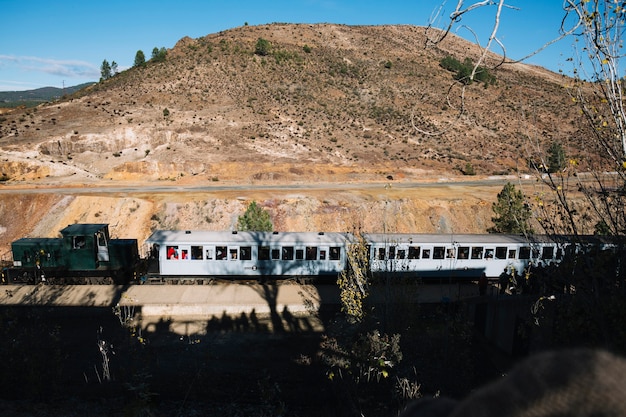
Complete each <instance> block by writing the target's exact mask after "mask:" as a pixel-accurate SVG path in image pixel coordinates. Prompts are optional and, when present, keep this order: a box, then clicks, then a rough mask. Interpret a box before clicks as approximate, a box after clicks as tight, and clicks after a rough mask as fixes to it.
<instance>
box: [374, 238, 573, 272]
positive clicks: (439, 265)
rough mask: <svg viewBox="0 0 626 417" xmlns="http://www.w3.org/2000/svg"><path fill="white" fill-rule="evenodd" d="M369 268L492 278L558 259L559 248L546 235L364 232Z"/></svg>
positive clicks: (561, 249) (559, 255) (382, 270)
mask: <svg viewBox="0 0 626 417" xmlns="http://www.w3.org/2000/svg"><path fill="white" fill-rule="evenodd" d="M364 238H365V240H366V241H367V242H368V244H369V245H370V265H371V269H372V273H374V274H385V273H392V274H395V275H400V274H407V275H411V276H415V277H420V278H437V277H445V278H464V277H480V276H481V275H482V274H483V273H484V274H485V275H486V276H487V277H489V278H496V277H498V276H499V275H500V274H502V272H504V270H505V269H506V270H507V272H508V273H516V274H517V275H521V274H522V271H523V270H524V269H525V268H526V267H527V266H528V265H529V264H532V265H534V266H537V265H547V264H549V263H552V262H559V261H560V260H561V259H562V257H563V249H564V247H563V246H561V245H558V244H557V243H555V242H554V241H551V240H548V239H547V238H541V237H539V238H537V237H535V238H533V240H532V241H531V240H529V239H528V238H526V237H524V236H517V235H498V234H477V235H452V234H366V235H364Z"/></svg>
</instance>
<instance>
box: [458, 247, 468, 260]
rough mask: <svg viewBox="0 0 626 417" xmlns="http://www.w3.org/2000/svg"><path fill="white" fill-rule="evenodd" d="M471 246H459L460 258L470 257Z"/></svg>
mask: <svg viewBox="0 0 626 417" xmlns="http://www.w3.org/2000/svg"><path fill="white" fill-rule="evenodd" d="M469 253H470V249H469V246H461V247H460V248H459V259H469Z"/></svg>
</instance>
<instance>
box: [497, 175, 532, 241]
mask: <svg viewBox="0 0 626 417" xmlns="http://www.w3.org/2000/svg"><path fill="white" fill-rule="evenodd" d="M492 209H493V212H494V214H495V216H494V217H492V218H491V220H492V221H493V223H494V225H493V227H491V228H489V229H488V232H489V233H513V234H532V233H533V230H532V228H531V227H530V225H529V223H528V222H529V220H530V218H531V216H532V212H531V210H530V207H529V206H528V204H527V203H526V202H525V201H524V195H523V194H522V192H521V191H519V190H516V189H515V185H513V184H511V183H510V182H507V183H506V185H505V186H504V187H503V188H502V191H500V192H499V193H498V200H497V201H496V202H495V203H493V205H492Z"/></svg>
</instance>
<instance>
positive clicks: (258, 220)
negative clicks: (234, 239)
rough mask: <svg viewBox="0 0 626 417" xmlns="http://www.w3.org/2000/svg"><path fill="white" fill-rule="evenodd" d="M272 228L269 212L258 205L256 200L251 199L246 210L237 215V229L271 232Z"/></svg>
mask: <svg viewBox="0 0 626 417" xmlns="http://www.w3.org/2000/svg"><path fill="white" fill-rule="evenodd" d="M273 229H274V225H273V224H272V219H271V217H270V214H269V213H268V212H267V211H266V210H265V209H263V207H261V206H259V205H258V204H257V203H256V201H252V202H251V203H250V204H249V205H248V208H247V209H246V212H245V213H244V214H243V215H241V216H239V219H238V220H237V230H241V231H257V232H271V231H272V230H273Z"/></svg>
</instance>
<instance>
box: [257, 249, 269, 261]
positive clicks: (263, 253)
mask: <svg viewBox="0 0 626 417" xmlns="http://www.w3.org/2000/svg"><path fill="white" fill-rule="evenodd" d="M269 260H270V247H269V246H259V261H269Z"/></svg>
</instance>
